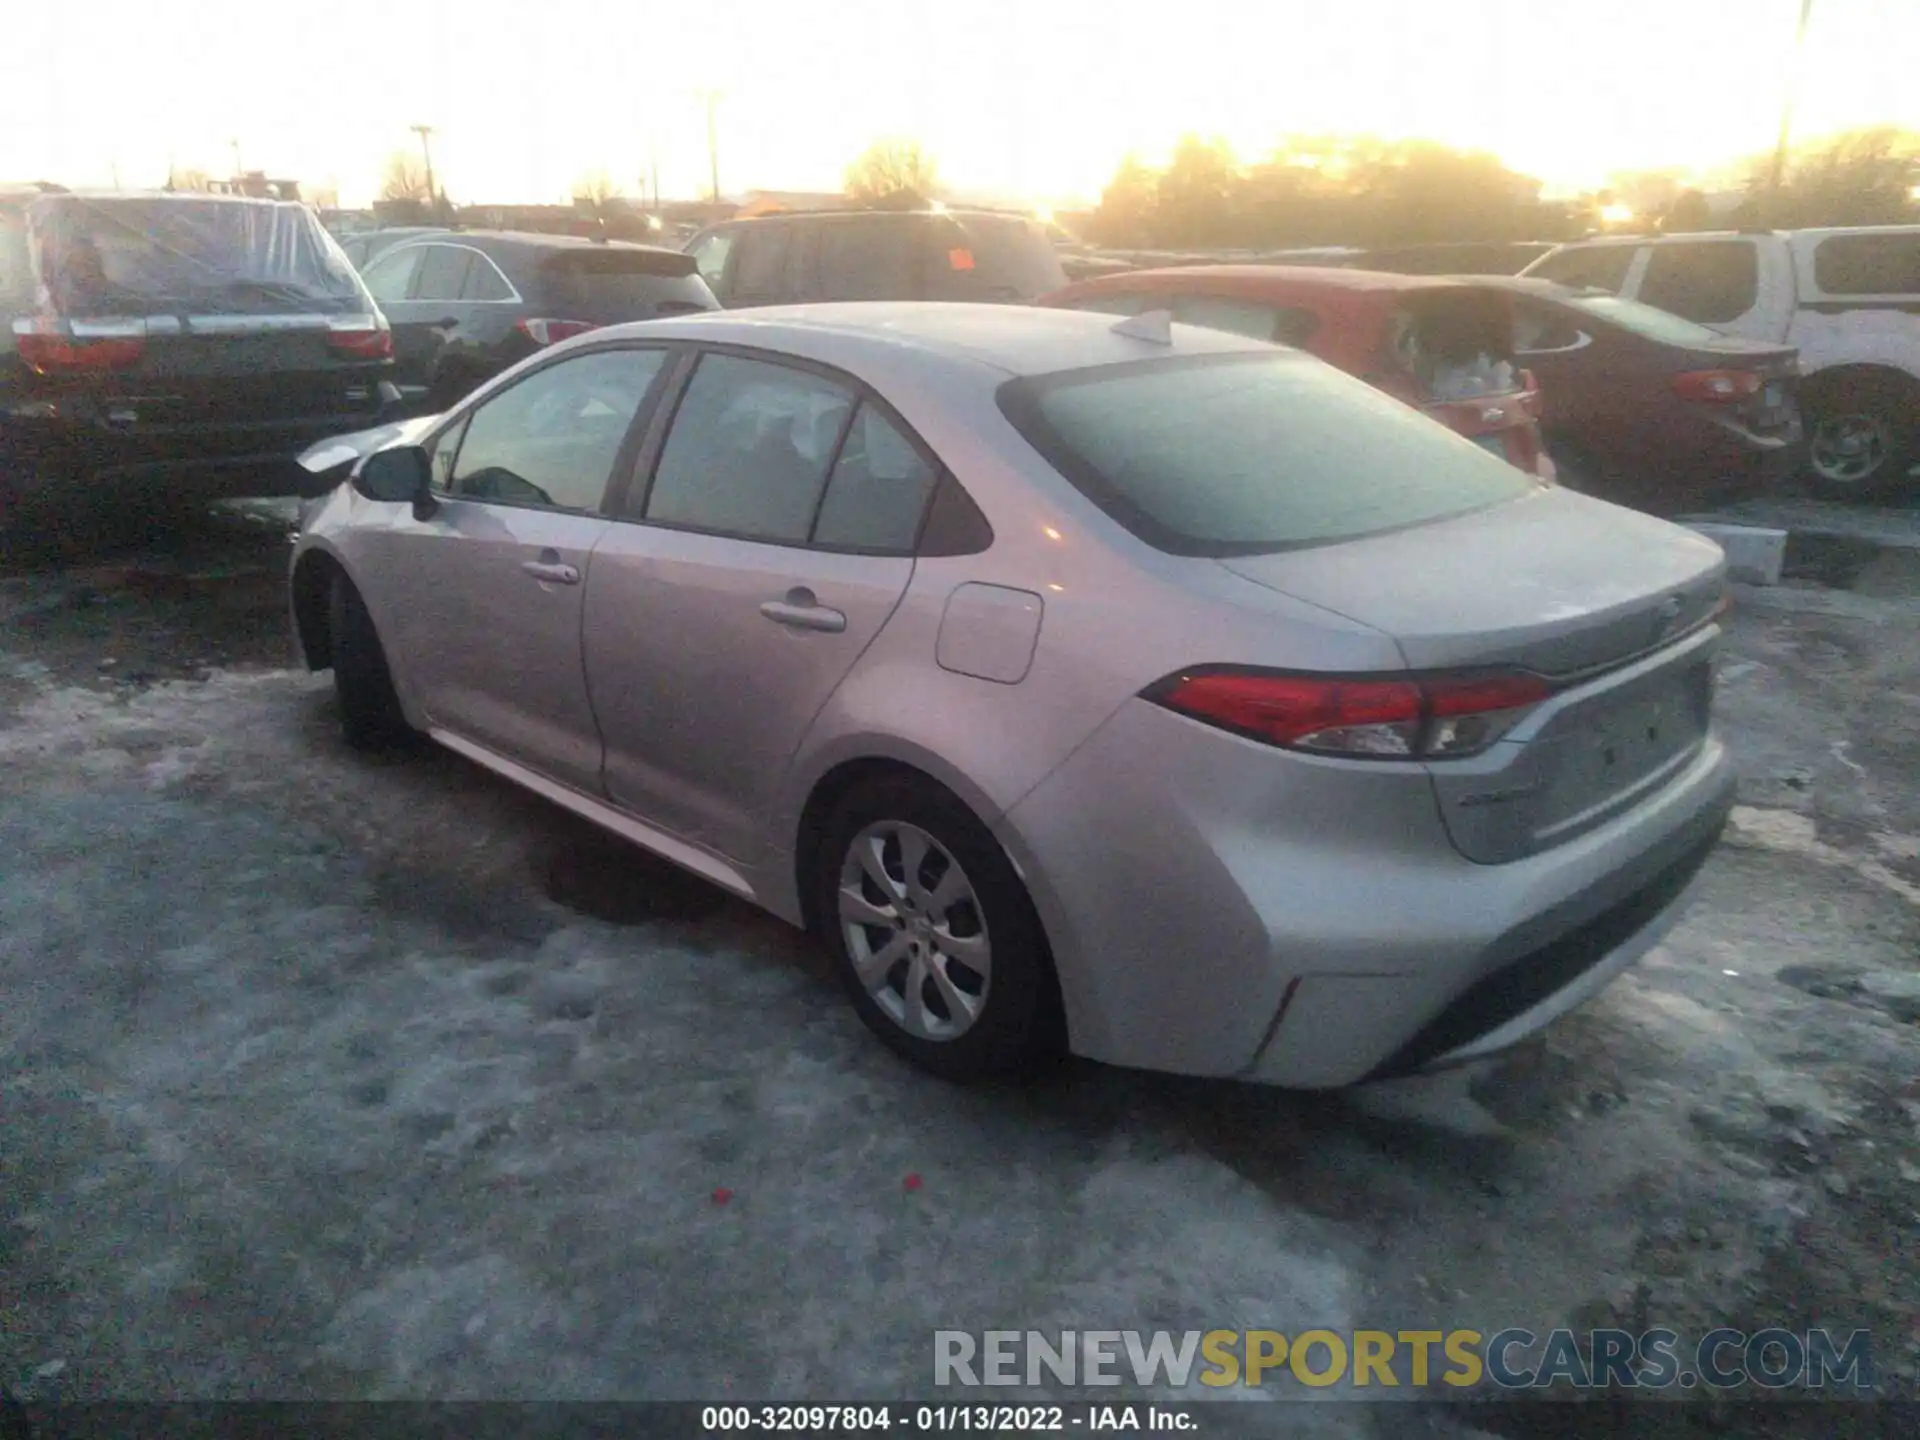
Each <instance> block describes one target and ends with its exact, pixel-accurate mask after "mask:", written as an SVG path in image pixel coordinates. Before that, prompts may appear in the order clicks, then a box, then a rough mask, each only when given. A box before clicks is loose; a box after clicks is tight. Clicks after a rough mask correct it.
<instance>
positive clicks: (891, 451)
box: [812, 401, 937, 551]
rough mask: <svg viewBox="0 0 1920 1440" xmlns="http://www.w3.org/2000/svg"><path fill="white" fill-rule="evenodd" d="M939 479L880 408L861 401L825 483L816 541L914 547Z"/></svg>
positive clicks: (880, 547)
mask: <svg viewBox="0 0 1920 1440" xmlns="http://www.w3.org/2000/svg"><path fill="white" fill-rule="evenodd" d="M936 478H937V476H936V475H935V472H934V469H933V467H932V466H931V465H929V464H928V463H927V462H926V460H925V459H924V458H923V457H922V456H921V454H920V452H919V451H918V450H916V449H914V448H913V445H912V443H911V442H910V441H908V439H907V437H906V436H904V435H902V434H901V433H900V431H899V430H898V429H897V428H896V427H895V426H894V424H893V422H892V421H891V420H889V419H888V418H887V417H886V415H885V414H883V413H882V412H881V411H880V409H879V408H878V407H877V406H875V405H873V404H872V403H870V402H864V401H863V402H862V403H861V406H860V410H859V413H858V414H856V415H855V416H854V418H853V425H852V426H851V427H850V428H849V429H848V431H847V438H846V443H845V444H843V445H842V446H841V447H840V458H839V459H837V460H836V461H834V465H833V475H832V476H831V477H830V478H829V479H828V481H827V494H826V498H825V499H824V500H823V501H821V504H820V516H819V519H818V520H817V521H815V523H814V528H813V537H812V538H813V543H814V544H816V545H824V546H828V547H831V548H834V549H847V550H900V551H906V550H911V549H912V548H913V542H914V540H915V538H916V537H917V536H918V535H919V533H920V517H921V516H922V515H923V514H924V513H925V512H926V508H927V497H928V496H929V495H930V494H932V493H933V485H934V481H935V479H936Z"/></svg>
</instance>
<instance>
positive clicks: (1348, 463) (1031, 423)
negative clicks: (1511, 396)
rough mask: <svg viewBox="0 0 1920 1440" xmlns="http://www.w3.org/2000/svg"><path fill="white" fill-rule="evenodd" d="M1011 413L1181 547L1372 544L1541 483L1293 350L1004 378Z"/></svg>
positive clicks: (1085, 482) (1143, 523) (1146, 531)
mask: <svg viewBox="0 0 1920 1440" xmlns="http://www.w3.org/2000/svg"><path fill="white" fill-rule="evenodd" d="M1000 407H1001V410H1002V411H1003V412H1004V413H1005V414H1006V416H1007V418H1008V420H1010V421H1011V422H1012V423H1013V425H1014V427H1015V428H1016V429H1018V430H1019V431H1020V432H1021V433H1022V434H1023V435H1025V436H1026V438H1027V440H1028V441H1029V442H1030V443H1031V444H1032V445H1033V446H1034V448H1035V449H1036V450H1038V451H1039V452H1040V453H1041V454H1042V455H1043V456H1045V457H1046V458H1047V460H1048V461H1050V462H1051V463H1052V464H1053V465H1054V467H1055V468H1056V469H1058V470H1059V471H1060V473H1061V474H1062V475H1064V476H1066V478H1067V479H1068V480H1069V481H1071V482H1072V483H1073V484H1074V485H1075V486H1076V487H1077V488H1079V489H1080V490H1081V492H1082V493H1084V494H1085V495H1086V496H1087V497H1088V499H1090V500H1092V501H1093V502H1094V503H1095V504H1096V505H1098V506H1100V507H1101V508H1102V509H1103V510H1105V511H1106V512H1107V514H1108V515H1110V516H1111V517H1112V518H1113V519H1115V520H1116V521H1118V522H1119V523H1120V524H1121V525H1123V526H1125V527H1126V528H1127V529H1128V530H1130V531H1131V532H1132V533H1133V534H1135V535H1136V536H1138V537H1139V538H1140V539H1142V540H1144V541H1146V543H1148V544H1150V545H1153V546H1155V547H1156V548H1158V549H1161V550H1164V551H1166V552H1168V553H1170V554H1175V555H1206V556H1225V555H1242V554H1259V553H1262V552H1268V551H1276V550H1290V549H1298V548H1301V547H1304V546H1310V545H1324V544H1330V543H1334V542H1337V541H1342V540H1353V539H1358V538H1360V537H1362V536H1365V535H1373V534H1379V533H1382V532H1384V531H1388V530H1398V529H1404V528H1406V527H1408V526H1411V525H1418V524H1423V523H1426V522H1429V521H1434V520H1441V519H1446V518H1448V517H1451V516H1455V515H1462V514H1465V513H1467V512H1468V511H1471V510H1477V509H1481V508H1484V507H1485V506H1488V505H1493V504H1497V503H1500V502H1502V501H1506V500H1511V499H1515V498H1518V497H1519V496H1521V495H1523V494H1526V493H1527V492H1528V491H1529V490H1530V489H1531V488H1532V486H1533V483H1534V482H1532V481H1531V480H1529V479H1528V478H1527V477H1526V476H1524V475H1523V474H1521V472H1520V471H1518V470H1516V469H1515V468H1514V467H1513V466H1511V465H1509V464H1507V463H1506V462H1505V461H1503V460H1499V459H1496V458H1495V457H1494V456H1492V455H1490V454H1488V453H1487V452H1486V451H1485V450H1482V449H1481V448H1479V447H1478V446H1477V445H1474V444H1472V443H1471V442H1469V441H1465V440H1462V439H1461V438H1460V437H1459V436H1457V435H1454V434H1453V433H1452V432H1450V431H1448V430H1447V429H1445V428H1444V427H1442V426H1439V425H1436V424H1434V423H1433V422H1432V421H1431V420H1428V419H1427V418H1426V417H1424V416H1422V415H1420V414H1419V413H1417V412H1416V411H1414V410H1412V409H1410V408H1409V407H1407V406H1405V405H1402V404H1400V403H1399V402H1398V401H1395V400H1393V399H1391V398H1389V397H1388V396H1386V395H1384V394H1382V393H1381V392H1379V391H1378V390H1375V389H1374V388H1373V387H1372V386H1370V385H1368V384H1366V383H1365V382H1363V381H1360V380H1356V379H1354V378H1353V377H1351V376H1349V375H1345V374H1342V373H1341V372H1340V371H1338V370H1335V369H1334V368H1333V367H1331V366H1328V365H1322V364H1320V363H1319V362H1317V361H1314V360H1311V359H1309V358H1307V357H1306V356H1303V355H1299V354H1297V353H1293V352H1289V351H1270V352H1265V353H1261V352H1254V353H1251V354H1247V355H1234V356H1229V357H1225V358H1224V359H1221V358H1216V357H1205V358H1202V359H1168V360H1152V361H1146V362H1142V363H1137V364H1128V365H1109V366H1099V367H1096V368H1094V369H1091V370H1076V371H1067V372H1064V373H1061V374H1056V375H1051V376H1035V377H1029V378H1025V379H1020V380H1014V381H1009V382H1008V383H1007V384H1006V385H1004V386H1002V387H1001V390H1000Z"/></svg>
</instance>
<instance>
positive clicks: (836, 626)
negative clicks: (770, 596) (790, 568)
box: [760, 586, 847, 635]
mask: <svg viewBox="0 0 1920 1440" xmlns="http://www.w3.org/2000/svg"><path fill="white" fill-rule="evenodd" d="M760 613H761V614H762V615H764V616H766V617H767V619H769V620H771V621H773V623H774V624H776V625H785V626H787V627H788V628H789V629H793V630H821V631H824V632H825V633H827V634H829V635H838V634H840V633H842V632H843V631H844V630H845V629H846V628H847V617H846V616H845V615H843V614H841V613H840V612H839V611H838V610H833V609H829V608H828V607H827V606H825V605H822V604H821V603H820V601H819V600H818V599H817V598H816V597H815V596H814V593H813V592H812V591H811V590H809V589H807V588H806V587H805V586H798V587H796V588H795V589H792V590H789V591H788V592H787V598H786V599H784V600H769V601H767V603H766V604H764V605H762V606H761V607H760Z"/></svg>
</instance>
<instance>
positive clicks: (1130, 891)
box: [1000, 702, 1734, 1088]
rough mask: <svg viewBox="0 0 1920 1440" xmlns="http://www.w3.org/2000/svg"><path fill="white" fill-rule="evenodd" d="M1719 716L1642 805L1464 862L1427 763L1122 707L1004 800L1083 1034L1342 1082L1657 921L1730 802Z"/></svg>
mask: <svg viewBox="0 0 1920 1440" xmlns="http://www.w3.org/2000/svg"><path fill="white" fill-rule="evenodd" d="M1733 794H1734V779H1733V774H1732V769H1731V766H1730V764H1729V761H1728V758H1727V754H1726V751H1725V748H1724V746H1723V745H1722V744H1721V743H1720V741H1719V739H1718V738H1717V737H1716V736H1714V735H1713V734H1711V733H1709V735H1708V737H1707V739H1706V740H1705V741H1704V742H1703V743H1702V744H1701V745H1700V746H1699V747H1698V748H1697V750H1696V751H1695V752H1694V753H1693V755H1692V756H1691V758H1690V759H1689V760H1688V761H1687V762H1686V763H1685V764H1684V766H1683V767H1682V768H1681V769H1680V770H1679V771H1677V772H1676V773H1674V774H1673V775H1671V776H1670V777H1669V778H1668V779H1667V780H1666V782H1665V783H1664V784H1662V785H1661V787H1660V789H1659V790H1658V791H1657V792H1656V793H1654V794H1651V795H1648V796H1646V797H1644V798H1643V799H1642V800H1641V801H1640V802H1639V803H1637V804H1635V805H1634V806H1633V807H1632V808H1631V809H1629V810H1627V811H1625V812H1623V813H1621V814H1619V815H1616V816H1614V817H1612V818H1611V819H1609V820H1608V821H1606V822H1605V823H1603V824H1601V825H1599V826H1597V827H1595V828H1593V829H1591V830H1588V831H1586V832H1584V833H1582V834H1579V835H1577V836H1576V837H1574V838H1572V839H1570V840H1568V841H1566V842H1565V843H1562V844H1559V845H1555V846H1553V847H1552V848H1551V849H1548V850H1546V851H1543V852H1540V853H1538V854H1534V855H1529V856H1526V857H1524V858H1522V859H1518V860H1513V861H1510V862H1508V863H1504V864H1498V865H1492V864H1486V865H1483V864H1475V863H1474V862H1472V861H1470V860H1468V859H1466V858H1465V857H1464V856H1463V855H1461V854H1460V852H1459V851H1458V850H1457V849H1456V848H1455V847H1454V845H1453V844H1452V842H1451V841H1450V840H1449V839H1448V838H1447V834H1446V830H1445V828H1444V825H1443V823H1442V820H1441V817H1440V813H1439V808H1438V806H1437V804H1436V802H1435V795H1434V791H1433V788H1432V784H1431V781H1430V780H1429V779H1428V778H1427V777H1426V776H1425V774H1424V773H1416V767H1410V766H1397V765H1391V764H1371V765H1368V764H1355V763H1341V762H1321V761H1316V760H1313V759H1309V758H1306V757H1300V756H1295V755H1282V754H1278V753H1276V752H1273V751H1271V750H1268V749H1266V748H1265V747H1260V746H1256V745H1254V743H1253V742H1251V741H1240V740H1237V739H1235V738H1233V737H1230V736H1225V735H1222V734H1220V733H1218V732H1211V731H1205V730H1204V729H1201V728H1199V727H1196V726H1195V724H1194V722H1191V721H1187V720H1184V719H1182V718H1181V717H1179V716H1175V715H1173V714H1171V713H1168V712H1165V711H1161V710H1159V709H1158V708H1157V707H1154V706H1151V705H1148V704H1146V703H1145V702H1140V703H1138V704H1135V705H1131V706H1128V707H1126V708H1125V709H1124V710H1123V711H1122V712H1121V713H1120V714H1118V715H1116V716H1115V717H1114V719H1113V720H1111V721H1109V722H1108V724H1107V726H1106V727H1104V728H1103V730H1102V731H1101V732H1099V733H1098V734H1096V735H1095V736H1094V737H1093V738H1092V739H1091V740H1090V741H1089V742H1088V743H1087V744H1086V745H1084V746H1083V747H1082V748H1081V749H1080V750H1079V751H1077V752H1076V753H1075V755H1074V756H1073V757H1072V758H1071V759H1070V760H1069V761H1068V762H1067V763H1066V764H1065V765H1063V766H1062V767H1061V768H1060V770H1058V771H1056V772H1055V773H1054V774H1053V775H1052V776H1050V777H1049V778H1048V779H1047V780H1046V781H1045V782H1043V783H1042V784H1041V785H1040V786H1039V787H1037V788H1036V789H1035V790H1034V791H1033V792H1032V794H1030V795H1029V796H1027V797H1026V798H1025V799H1023V800H1022V801H1021V802H1020V803H1019V804H1018V805H1016V806H1015V807H1013V809H1012V810H1011V811H1009V813H1008V814H1007V816H1006V817H1004V819H1003V821H1002V823H1001V826H1000V833H1001V838H1002V841H1003V843H1004V844H1005V845H1006V847H1007V849H1008V851H1009V853H1011V854H1012V855H1013V856H1014V858H1015V860H1016V861H1017V863H1018V864H1019V865H1020V868H1021V872H1022V874H1023V876H1024V877H1025V878H1026V880H1027V882H1028V887H1029V890H1030V891H1031V893H1032V894H1033V896H1034V901H1035V904H1036V907H1037V908H1038V909H1039V911H1040V914H1041V918H1042V920H1043V922H1044V923H1045V925H1046V927H1047V932H1048V936H1049V939H1050V941H1051V942H1052V945H1053V950H1054V959H1055V964H1056V968H1057V970H1058V972H1059V976H1060V984H1061V991H1062V995H1063V999H1064V1000H1065V1002H1066V1008H1067V1020H1068V1031H1069V1039H1070V1043H1071V1045H1072V1048H1073V1049H1074V1051H1075V1052H1076V1053H1079V1054H1082V1055H1086V1056H1088V1057H1090V1058H1093V1059H1098V1060H1104V1061H1107V1062H1110V1063H1113V1064H1120V1065H1128V1066H1137V1067H1141V1068H1145V1069H1156V1070H1170V1071H1176V1072H1180V1073H1186V1074H1196V1075H1213V1076H1221V1077H1238V1078H1241V1079H1246V1080H1252V1081H1257V1082H1261V1083H1268V1084H1275V1085H1284V1086H1290V1087H1299V1088H1331V1087H1337V1086H1343V1085H1349V1084H1354V1083H1357V1082H1361V1081H1364V1080H1368V1079H1374V1078H1380V1077H1383V1076H1386V1075H1389V1074H1405V1073H1410V1072H1411V1071H1414V1070H1419V1069H1428V1068H1439V1067H1442V1066H1446V1065H1451V1064H1457V1063H1460V1062H1462V1061H1464V1060H1467V1059H1471V1058H1474V1057H1476V1056H1478V1055H1481V1054H1487V1053H1492V1052H1493V1051H1494V1050H1496V1049H1500V1048H1504V1047H1505V1046H1507V1045H1511V1044H1513V1043H1514V1042H1515V1041H1517V1040H1519V1039H1521V1038H1522V1037H1524V1036H1525V1035H1527V1034H1530V1033H1532V1032H1533V1031H1534V1030H1537V1029H1538V1028H1540V1027H1541V1026H1542V1025H1545V1024H1546V1023H1548V1022H1549V1021H1550V1020H1552V1019H1553V1018H1555V1017H1556V1016H1558V1015H1560V1014H1562V1013H1564V1012H1565V1011H1566V1010H1568V1009H1571V1008H1572V1007H1573V1006H1574V1005H1576V1004H1578V1003H1580V1002H1581V1001H1582V1000H1584V999H1586V998H1587V997H1588V996H1589V995H1591V994H1592V993H1594V992H1595V991H1597V990H1598V989H1599V988H1601V987H1602V986H1603V985H1604V984H1605V983H1606V982H1607V981H1608V980H1610V979H1612V978H1613V976H1614V975H1616V974H1617V973H1618V972H1619V971H1620V970H1621V969H1624V968H1625V967H1626V966H1627V965H1629V964H1631V963H1632V962H1633V961H1634V960H1635V959H1637V958H1638V957H1639V955H1640V954H1642V953H1644V952H1645V950H1647V949H1648V948H1650V947H1651V946H1652V945H1653V944H1655V943H1657V941H1658V939H1659V938H1660V936H1661V935H1662V934H1664V933H1665V931H1666V929H1667V928H1668V927H1670V926H1671V925H1672V924H1673V923H1674V921H1675V920H1677V919H1678V917H1679V915H1680V913H1681V910H1682V909H1683V907H1684V903H1685V899H1686V895H1687V887H1688V884H1689V883H1690V882H1691V880H1692V877H1693V874H1694V873H1695V872H1697V870H1698V868H1699V865H1700V863H1702V862H1703V861H1704V858H1705V856H1706V854H1707V852H1708V851H1709V850H1710V849H1711V848H1712V845H1713V843H1714V841H1715V839H1716V838H1717V837H1718V835H1719V832H1720V830H1721V828H1722V826H1724V824H1725V822H1726V818H1727V815H1728V813H1729V812H1730V810H1731V808H1732V804H1733Z"/></svg>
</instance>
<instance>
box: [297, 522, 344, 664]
mask: <svg viewBox="0 0 1920 1440" xmlns="http://www.w3.org/2000/svg"><path fill="white" fill-rule="evenodd" d="M344 573H345V572H344V571H343V570H341V568H340V562H339V561H337V560H335V559H334V558H333V557H332V556H331V555H328V554H326V553H325V552H324V551H319V550H310V551H308V552H307V553H306V554H305V555H302V556H301V557H300V563H299V564H298V565H296V566H295V567H294V570H293V624H294V630H295V633H296V634H297V635H298V636H299V639H300V653H301V654H302V655H303V656H304V657H305V658H306V662H307V668H308V669H309V670H325V669H327V668H328V667H329V666H330V665H332V664H333V621H332V617H331V614H330V604H329V602H330V600H331V598H332V589H333V577H334V576H336V575H340V574H344Z"/></svg>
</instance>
